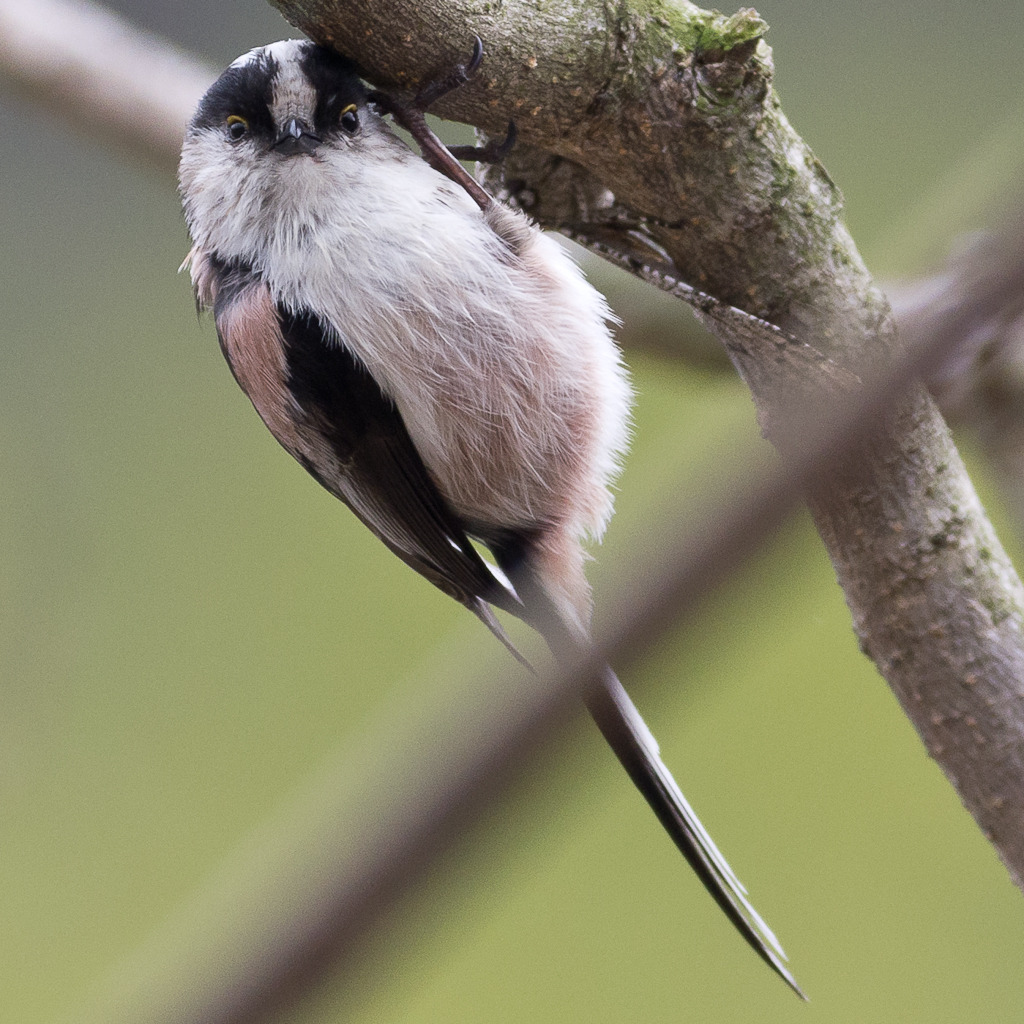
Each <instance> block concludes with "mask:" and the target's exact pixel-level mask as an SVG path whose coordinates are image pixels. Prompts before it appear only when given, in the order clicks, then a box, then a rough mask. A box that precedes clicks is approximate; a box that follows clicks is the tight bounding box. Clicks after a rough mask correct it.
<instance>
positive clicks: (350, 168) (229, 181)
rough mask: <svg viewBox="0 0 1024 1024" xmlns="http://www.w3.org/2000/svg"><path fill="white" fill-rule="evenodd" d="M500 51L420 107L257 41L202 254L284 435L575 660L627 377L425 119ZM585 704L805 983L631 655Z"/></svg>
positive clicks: (470, 592)
mask: <svg viewBox="0 0 1024 1024" xmlns="http://www.w3.org/2000/svg"><path fill="white" fill-rule="evenodd" d="M481 57H482V47H481V45H480V43H479V40H477V41H476V44H475V45H474V51H473V57H472V59H471V60H470V61H469V63H468V64H467V65H459V66H457V67H456V68H455V69H453V71H452V73H451V74H450V75H449V76H448V77H447V78H446V79H442V80H439V81H438V82H435V83H428V85H427V86H425V87H424V89H422V90H421V92H420V94H419V95H418V96H417V98H416V99H415V101H414V102H412V103H406V102H403V101H400V100H399V99H397V98H396V97H394V96H391V95H390V94H386V93H382V92H378V91H374V90H372V89H370V88H369V87H368V86H367V85H366V83H365V82H364V81H363V79H362V77H361V76H360V73H359V68H358V66H357V65H356V64H355V63H354V62H353V61H351V60H350V59H349V58H347V57H345V56H343V55H342V54H340V53H338V52H336V51H335V50H334V49H331V48H328V47H325V46H321V45H318V44H316V43H314V42H312V41H309V40H294V39H293V40H283V41H281V42H276V43H272V44H269V45H266V46H261V47H257V48H256V49H254V50H251V51H250V52H248V53H246V54H244V55H242V56H241V57H239V58H238V59H237V60H236V61H234V63H232V64H231V65H230V66H229V67H228V68H227V69H226V70H225V71H224V72H223V74H222V75H221V76H220V77H219V78H218V79H217V80H216V81H215V82H214V83H213V85H212V86H211V87H210V88H209V90H208V91H207V92H206V94H205V95H204V96H203V98H202V99H201V101H200V103H199V105H198V109H197V110H196V113H195V116H194V117H193V119H192V121H191V122H190V124H189V126H188V128H187V130H186V135H185V141H184V144H183V148H182V155H181V162H180V165H179V189H180V194H181V198H182V203H183V208H184V213H185V219H186V222H187V225H188V229H189V233H190V236H191V241H192V248H191V250H190V251H189V254H188V256H187V258H186V261H185V263H183V267H185V266H187V267H188V269H189V271H190V275H191V280H192V284H193V288H194V292H195V297H196V303H197V307H198V308H199V309H201V310H212V313H213V319H214V323H215V325H216V330H217V336H218V339H219V342H220V346H221V349H222V351H223V354H224V356H225V358H226V360H227V363H228V366H229V367H230V369H231V372H232V373H233V375H234V377H235V379H236V381H237V383H238V384H239V386H240V387H241V389H242V391H243V392H244V393H245V394H246V395H247V396H248V398H249V400H250V401H251V403H252V405H253V406H254V407H255V410H256V412H257V413H258V414H259V416H260V417H261V418H262V420H263V422H264V423H265V424H266V426H267V427H268V428H269V430H270V432H271V433H272V434H273V436H274V437H275V438H276V439H277V441H278V442H279V443H280V445H281V446H282V447H283V448H284V449H285V450H286V451H287V452H288V453H289V454H291V455H292V456H293V457H294V458H295V459H296V460H297V461H298V462H299V463H300V464H301V465H302V466H303V467H304V468H305V469H306V470H307V471H308V472H309V474H310V475H311V476H312V477H313V478H314V479H315V480H316V481H318V482H319V483H320V484H321V485H322V486H323V487H324V488H326V489H327V490H328V491H329V492H330V493H331V494H333V495H334V496H335V497H337V498H339V499H340V500H341V501H342V502H344V504H346V505H347V506H348V507H349V508H350V509H351V511H352V512H353V513H355V515H356V516H357V517H358V518H359V519H360V520H361V521H362V522H363V523H364V524H365V525H366V526H367V527H368V528H369V529H370V530H371V531H372V532H373V533H374V534H375V535H376V536H377V537H378V538H379V539H380V540H381V541H383V543H384V544H385V545H386V546H387V547H388V548H389V549H390V550H391V551H392V552H393V553H394V554H396V555H397V556H398V557H399V558H400V559H402V560H403V561H404V562H405V563H406V564H407V565H409V566H410V567H411V568H412V569H414V570H415V571H416V572H418V573H420V574H421V575H422V576H423V577H425V578H426V579H427V580H429V581H430V582H431V583H432V584H434V585H435V586H436V587H438V588H439V589H440V590H442V591H443V592H444V593H446V594H448V595H449V596H451V597H452V598H454V599H455V600H457V601H459V602H460V603H461V604H463V605H464V606H465V607H467V608H468V609H469V610H470V611H472V612H473V613H474V614H475V615H477V616H478V617H479V618H480V619H481V620H482V621H483V622H484V623H485V624H486V625H487V626H488V628H489V629H491V630H492V632H494V633H495V635H496V636H498V637H499V639H501V640H502V642H504V643H505V644H506V646H508V647H509V648H510V649H511V650H512V651H513V653H516V654H518V652H516V651H515V648H514V646H513V645H512V644H511V642H510V641H509V639H508V637H507V636H506V634H505V632H504V629H503V627H502V626H501V624H500V622H499V620H498V619H497V617H496V615H495V614H494V612H495V610H498V611H502V612H505V613H508V614H510V615H512V616H514V617H517V618H519V619H521V620H523V621H524V622H526V623H527V624H528V625H530V626H531V627H533V628H534V629H536V630H537V631H538V632H539V633H540V634H541V635H542V637H543V638H544V640H545V641H546V643H547V645H548V646H549V647H550V649H551V651H552V653H553V655H554V657H555V659H556V660H558V661H561V662H562V663H566V662H571V661H572V660H573V659H574V658H576V659H578V658H582V657H585V656H586V655H587V653H588V652H590V651H592V650H593V641H592V638H591V634H590V621H591V615H592V603H593V602H592V596H591V589H590V586H589V584H588V582H587V579H586V575H585V571H584V570H585V563H586V560H587V558H588V555H587V553H586V544H587V542H589V541H597V540H599V539H600V537H601V535H602V533H603V532H604V529H605V527H606V525H607V523H608V521H609V518H610V516H611V513H612V492H611V484H612V482H613V480H614V479H615V478H616V475H617V473H618V471H619V468H620V465H621V461H622V458H623V455H624V453H625V450H626V447H627V444H628V440H629V432H630V407H631V402H632V389H631V385H630V383H629V380H628V377H627V373H626V370H625V368H624V366H623V362H622V359H621V356H620V354H619V351H618V348H617V346H616V344H615V341H614V338H613V336H612V322H613V317H612V314H611V312H610V310H609V308H608V306H607V304H606V302H605V300H604V298H603V297H602V296H601V295H600V294H599V293H598V292H597V291H596V290H595V289H594V288H593V287H592V286H591V285H590V284H588V283H587V282H586V280H585V279H584V277H583V275H582V272H581V271H580V269H579V268H578V266H577V265H576V264H575V262H574V261H573V260H572V259H571V258H570V257H569V256H568V254H567V253H566V252H565V251H564V250H563V248H562V247H561V246H560V245H559V244H558V243H557V242H556V241H554V240H553V239H552V238H551V237H549V236H548V235H546V234H544V233H543V232H542V231H541V230H540V229H539V228H538V227H537V226H536V225H535V224H533V223H532V222H531V221H530V220H529V219H528V218H527V217H526V216H525V214H523V213H522V212H521V211H518V210H515V209H513V208H511V207H509V206H506V205H504V204H502V203H500V202H498V201H496V200H494V199H493V198H492V197H491V196H490V195H489V194H488V193H487V192H486V191H485V190H484V189H483V188H482V187H481V186H480V185H479V184H478V183H477V182H476V180H475V179H474V178H472V177H471V176H470V175H469V174H468V172H467V171H465V169H464V168H463V166H462V164H461V163H459V161H458V160H457V159H456V156H466V155H468V154H467V153H463V152H458V151H455V150H451V151H449V150H448V149H446V148H445V147H444V146H443V144H441V143H440V142H439V140H437V138H436V137H435V136H434V135H433V133H432V132H431V131H430V129H429V128H428V127H427V126H426V122H425V119H424V118H423V111H424V110H425V109H426V107H427V106H429V104H430V103H431V102H433V100H434V99H436V98H437V97H438V96H439V95H441V94H443V93H444V92H446V91H448V90H450V89H452V88H457V87H458V86H459V85H461V84H462V83H463V82H465V81H466V80H467V79H468V78H470V77H471V76H472V74H473V73H474V72H475V70H476V67H477V66H478V65H479V63H480V59H481ZM387 115H390V116H391V117H392V120H393V121H395V122H397V123H399V124H401V125H403V126H405V127H407V128H409V129H410V131H411V132H412V133H413V137H414V140H415V141H416V142H417V143H418V144H419V146H420V148H421V150H422V152H421V153H417V152H415V151H414V150H413V149H412V148H411V147H410V146H409V145H407V144H406V143H405V142H404V141H402V140H401V139H400V138H399V136H398V135H397V134H396V133H395V131H394V130H393V128H392V127H391V125H390V124H389V123H388V121H387V120H386V117H387ZM513 137H514V130H512V131H510V136H509V140H506V144H505V145H506V146H507V144H508V143H509V142H510V141H511V140H512V138H513ZM501 149H502V146H498V147H497V150H498V151H500V150H501ZM480 155H481V156H488V157H489V158H494V155H495V149H494V147H492V149H491V151H490V153H489V154H488V153H481V154H480ZM474 541H475V542H477V543H478V544H480V545H482V546H483V548H485V549H486V550H487V551H488V552H489V554H490V558H485V557H483V555H482V554H481V553H480V551H479V550H478V548H477V547H476V546H475V545H474ZM585 702H586V705H587V708H588V710H589V711H590V714H591V716H592V717H593V719H594V720H595V722H596V724H597V726H598V728H599V730H600V732H601V733H602V734H603V735H604V737H605V739H606V740H607V741H608V743H609V745H610V746H611V748H612V750H613V751H614V753H615V755H616V756H617V757H618V759H619V761H620V762H621V763H622V765H623V766H624V768H625V769H626V771H627V773H628V774H629V776H630V778H631V779H632V781H633V782H634V784H635V785H636V787H637V788H638V789H639V790H640V792H641V793H642V794H643V796H644V797H645V798H646V800H647V802H648V803H649V804H650V806H651V808H652V809H653V810H654V812H655V814H656V815H657V817H658V819H659V820H660V822H661V824H662V825H663V827H664V828H665V830H666V831H667V832H668V834H669V835H670V836H671V838H672V840H673V841H674V842H675V844H676V846H677V847H678V849H679V850H680V851H681V852H682V854H683V855H684V857H685V858H686V860H687V861H688V862H689V863H690V865H691V867H692V868H693V869H694V871H695V872H696V874H697V876H698V877H699V878H700V880H701V881H702V882H703V884H704V886H705V887H706V888H707V889H708V891H709V892H710V893H711V895H712V896H713V897H714V899H715V900H716V902H717V903H718V905H719V906H720V907H721V908H722V910H723V911H724V912H725V914H726V915H727V916H728V918H729V919H730V920H731V921H732V923H733V924H734V925H735V927H736V928H737V929H738V930H739V932H740V934H741V935H742V936H743V938H744V939H745V940H746V941H747V943H748V944H749V945H750V946H751V947H752V948H753V949H754V950H755V951H756V952H757V954H758V955H759V956H760V957H761V958H762V959H763V960H764V961H765V962H766V963H767V964H768V965H769V966H770V967H771V968H772V969H773V970H774V971H775V972H776V973H777V974H778V975H779V976H781V977H782V978H783V979H784V980H785V982H786V983H787V984H788V985H789V986H790V987H791V988H793V989H794V990H795V991H796V992H797V993H798V994H800V995H801V996H802V995H803V993H802V992H801V990H800V988H799V987H798V985H797V983H796V981H795V980H794V978H793V976H792V974H791V973H790V971H789V968H788V967H787V963H786V955H785V953H784V952H783V950H782V947H781V946H780V945H779V943H778V940H777V939H776V938H775V936H774V935H773V934H772V932H771V930H770V929H769V928H768V926H767V925H766V924H765V923H764V921H763V920H762V919H761V917H760V916H759V915H758V914H757V912H756V911H755V910H754V908H753V906H752V905H751V903H750V901H749V899H748V897H747V893H746V890H745V889H744V887H743V885H742V884H741V883H740V881H739V879H738V878H737V877H736V875H735V874H734V872H733V871H732V869H731V868H730V867H729V865H728V863H727V862H726V861H725V858H724V857H723V856H722V855H721V853H720V852H719V851H718V848H717V847H716V846H715V844H714V842H713V841H712V839H711V837H710V836H709V835H708V833H707V831H706V830H705V829H704V827H703V825H702V824H701V823H700V821H699V819H698V818H697V816H696V814H695V813H694V811H693V809H692V808H691V807H690V805H689V803H688V802H687V800H686V798H685V797H684V796H683V794H682V792H681V791H680V789H679V786H678V785H677V784H676V782H675V780H674V778H673V777H672V775H671V774H670V772H669V770H668V769H667V768H666V766H665V764H664V763H663V761H662V759H661V756H660V752H659V748H658V744H657V742H656V741H655V739H654V737H653V735H652V734H651V732H650V730H649V729H648V727H647V725H646V724H645V723H644V721H643V719H642V718H641V716H640V714H639V712H638V711H637V709H636V707H635V706H634V704H633V702H632V701H631V700H630V698H629V696H628V695H627V693H626V690H625V689H624V687H623V686H622V684H621V682H620V681H619V679H618V677H617V676H616V675H615V673H614V671H613V670H612V668H611V667H610V666H605V667H604V668H603V669H602V670H601V674H600V679H599V680H598V682H597V685H595V686H593V687H591V688H589V690H588V691H587V693H586V696H585Z"/></svg>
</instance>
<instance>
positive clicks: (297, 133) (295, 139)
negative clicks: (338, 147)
mask: <svg viewBox="0 0 1024 1024" xmlns="http://www.w3.org/2000/svg"><path fill="white" fill-rule="evenodd" d="M320 142H321V139H320V136H319V135H317V134H316V133H315V132H314V131H313V130H312V129H311V128H310V127H309V125H308V124H306V122H305V121H303V120H302V119H301V118H298V117H292V118H289V119H288V122H287V124H285V126H284V128H283V129H282V130H281V134H280V135H278V137H277V138H276V139H275V140H274V145H273V148H274V149H276V150H277V152H278V153H281V154H283V155H284V156H300V155H306V156H309V155H310V154H311V153H313V152H314V151H315V150H316V148H317V146H319V145H320Z"/></svg>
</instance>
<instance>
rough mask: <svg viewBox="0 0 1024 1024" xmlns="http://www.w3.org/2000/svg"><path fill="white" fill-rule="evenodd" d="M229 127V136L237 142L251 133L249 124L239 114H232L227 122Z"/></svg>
mask: <svg viewBox="0 0 1024 1024" xmlns="http://www.w3.org/2000/svg"><path fill="white" fill-rule="evenodd" d="M227 125H228V135H229V136H230V137H231V139H232V140H233V141H235V142H237V141H238V140H239V139H240V138H242V136H243V135H245V134H246V132H248V131H249V122H248V121H246V119H245V118H244V117H240V116H239V115H238V114H232V115H231V116H230V117H229V118H228V120H227Z"/></svg>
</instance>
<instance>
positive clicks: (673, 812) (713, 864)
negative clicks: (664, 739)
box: [587, 668, 807, 999]
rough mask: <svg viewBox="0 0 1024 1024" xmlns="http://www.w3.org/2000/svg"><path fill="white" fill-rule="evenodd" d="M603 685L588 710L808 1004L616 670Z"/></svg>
mask: <svg viewBox="0 0 1024 1024" xmlns="http://www.w3.org/2000/svg"><path fill="white" fill-rule="evenodd" d="M602 684H603V685H602V686H601V687H600V688H594V689H593V690H592V691H591V692H590V693H589V694H588V696H587V709H588V710H589V711H590V714H591V716H592V717H593V719H594V721H595V722H596V723H597V727H598V728H599V729H600V730H601V734H602V735H603V736H604V738H605V739H606V740H607V741H608V744H609V746H610V747H611V748H612V750H613V751H614V752H615V756H616V757H617V758H618V759H619V761H620V762H621V763H622V766H623V767H624V768H625V769H626V771H627V772H628V773H629V777H630V778H631V779H632V780H633V783H634V785H635V786H636V788H637V789H639V790H640V792H641V793H643V795H644V798H645V799H646V800H647V802H648V804H650V806H651V809H652V810H653V811H654V813H655V814H656V815H657V816H658V820H659V821H660V822H661V824H662V825H663V826H664V828H665V831H666V832H668V834H669V835H670V836H671V837H672V839H673V841H674V842H675V844H676V846H677V847H678V848H679V851H680V852H681V853H682V855H683V856H684V857H685V858H686V859H687V861H688V862H689V864H690V867H692V868H693V870H694V871H695V872H696V873H697V877H698V878H699V879H700V880H701V882H703V883H704V888H706V889H707V890H708V892H709V893H711V895H712V896H713V897H714V899H715V902H716V903H717V904H718V905H719V906H720V907H721V908H722V910H723V911H724V912H725V915H726V916H727V917H728V918H729V920H730V921H732V923H733V924H734V925H735V926H736V929H737V931H739V933H740V934H741V935H742V936H743V938H744V939H746V941H747V943H748V944H749V945H750V946H751V948H752V949H753V950H754V952H756V953H757V955H758V956H759V957H761V959H762V960H764V962H765V963H766V964H768V966H769V967H771V968H772V970H773V971H775V973H776V974H778V975H779V977H781V978H782V979H783V981H785V982H786V984H787V985H789V987H790V988H791V989H793V991H794V992H796V994H797V995H798V996H800V998H801V999H806V998H807V997H806V996H805V995H804V993H803V992H802V991H801V990H800V986H799V985H797V983H796V980H795V979H794V978H793V975H792V974H790V972H789V969H788V968H787V967H786V954H785V952H784V951H783V949H782V946H780V945H779V940H778V939H776V938H775V936H774V934H773V933H772V930H771V929H770V928H769V927H768V925H766V924H765V922H764V921H763V920H762V919H761V916H760V915H759V914H758V912H757V911H756V910H755V909H754V908H753V906H752V905H751V903H750V900H749V899H747V890H746V889H745V888H744V887H743V883H742V882H741V881H740V880H739V879H738V878H737V877H736V875H735V873H734V872H733V870H732V868H730V867H729V865H728V864H727V863H726V860H725V858H724V857H723V856H722V854H721V853H719V851H718V847H717V846H715V843H714V841H713V840H712V838H711V836H709V835H708V833H707V830H706V829H705V828H704V826H703V825H702V824H701V823H700V819H699V818H698V817H697V815H696V814H694V812H693V808H692V807H691V806H690V804H689V803H688V802H687V799H686V797H684V796H683V794H682V792H681V791H680V789H679V786H678V785H677V784H676V781H675V779H673V778H672V775H671V773H670V772H669V770H668V769H667V768H666V767H665V765H664V763H663V762H662V760H661V757H660V754H659V751H658V743H657V741H656V740H655V739H654V736H653V735H652V734H651V731H650V729H648V728H647V725H646V723H645V722H644V720H643V718H641V717H640V712H639V711H637V709H636V707H635V706H634V704H633V702H632V701H631V700H630V699H629V695H628V694H627V693H626V691H625V690H624V689H623V687H622V684H621V683H620V682H619V680H618V677H617V676H616V675H615V673H614V672H613V671H612V670H611V668H607V669H606V670H605V673H604V678H603V680H602Z"/></svg>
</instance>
